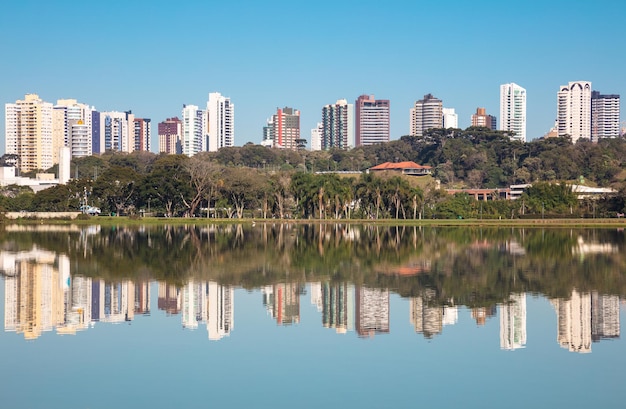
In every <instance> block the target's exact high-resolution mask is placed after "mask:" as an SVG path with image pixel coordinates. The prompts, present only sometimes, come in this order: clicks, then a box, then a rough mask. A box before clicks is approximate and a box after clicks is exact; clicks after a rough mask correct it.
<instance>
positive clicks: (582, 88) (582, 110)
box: [556, 81, 591, 143]
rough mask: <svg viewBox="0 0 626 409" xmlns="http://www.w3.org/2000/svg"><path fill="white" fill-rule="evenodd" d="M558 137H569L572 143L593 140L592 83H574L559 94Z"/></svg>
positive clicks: (562, 87) (565, 86)
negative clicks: (581, 139) (585, 139)
mask: <svg viewBox="0 0 626 409" xmlns="http://www.w3.org/2000/svg"><path fill="white" fill-rule="evenodd" d="M556 118H557V132H558V136H566V135H569V136H570V137H571V138H572V142H574V143H576V141H578V140H579V139H580V138H587V139H591V82H589V81H574V82H570V83H569V84H568V85H563V86H561V88H560V89H559V92H558V93H557V116H556Z"/></svg>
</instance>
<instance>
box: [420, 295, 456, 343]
mask: <svg viewBox="0 0 626 409" xmlns="http://www.w3.org/2000/svg"><path fill="white" fill-rule="evenodd" d="M434 297H435V292H434V291H432V290H427V291H426V292H425V294H424V296H423V297H413V298H411V299H410V301H409V309H410V310H409V315H410V318H409V319H410V321H411V324H412V325H413V327H414V328H415V332H417V333H418V334H423V335H424V338H429V339H430V338H432V337H434V336H435V335H437V334H440V333H441V332H442V331H443V327H444V326H445V325H454V324H456V323H457V322H458V319H459V312H458V307H456V306H440V305H430V304H429V302H430V301H432V300H433V299H434Z"/></svg>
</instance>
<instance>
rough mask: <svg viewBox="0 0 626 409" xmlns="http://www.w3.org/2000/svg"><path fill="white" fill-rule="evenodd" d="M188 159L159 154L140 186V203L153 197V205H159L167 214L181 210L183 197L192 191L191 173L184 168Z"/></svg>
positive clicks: (187, 196) (186, 196)
mask: <svg viewBox="0 0 626 409" xmlns="http://www.w3.org/2000/svg"><path fill="white" fill-rule="evenodd" d="M188 160H189V158H188V157H187V156H184V155H160V156H159V157H158V158H157V159H156V160H155V161H154V163H153V164H152V167H151V171H150V173H149V174H148V175H147V176H146V179H145V181H144V183H143V185H142V187H141V199H142V203H145V202H146V201H149V202H148V203H150V202H151V201H152V199H154V201H153V202H152V203H153V204H154V207H155V208H156V207H159V206H161V207H162V208H163V209H164V210H165V214H166V215H168V216H171V215H174V214H176V213H177V212H179V211H183V209H184V208H185V204H184V198H189V197H190V196H191V193H192V192H191V186H190V184H189V181H190V180H191V175H190V174H189V172H188V171H187V168H186V163H187V161H188Z"/></svg>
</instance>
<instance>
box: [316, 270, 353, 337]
mask: <svg viewBox="0 0 626 409" xmlns="http://www.w3.org/2000/svg"><path fill="white" fill-rule="evenodd" d="M321 292H322V311H321V312H322V325H324V327H325V328H335V329H336V331H337V333H338V334H344V333H346V332H347V331H352V330H354V286H353V285H348V283H338V284H331V283H328V282H326V283H324V284H322V286H321Z"/></svg>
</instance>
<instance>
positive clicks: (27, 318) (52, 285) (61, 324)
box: [0, 249, 150, 339]
mask: <svg viewBox="0 0 626 409" xmlns="http://www.w3.org/2000/svg"><path fill="white" fill-rule="evenodd" d="M0 259H2V263H3V266H4V268H5V271H10V272H11V275H9V276H7V277H6V278H5V330H6V331H15V332H18V333H23V334H24V337H25V338H27V339H35V338H38V337H39V336H41V334H42V332H44V331H51V330H53V329H56V331H57V333H59V334H76V332H77V331H80V330H84V329H86V328H88V327H89V325H90V323H92V322H96V321H102V322H121V321H129V320H132V319H133V316H134V314H135V313H142V314H145V313H149V311H150V289H149V284H148V283H147V282H144V283H137V284H134V283H132V282H131V281H124V282H120V283H105V282H104V281H103V280H93V279H91V278H88V277H81V276H74V277H71V275H70V261H69V258H68V257H67V256H65V255H63V254H59V255H58V256H57V255H56V254H55V253H51V252H45V251H41V250H38V249H33V250H31V251H29V252H19V253H10V252H1V253H0ZM11 263H13V265H12V266H11Z"/></svg>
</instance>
